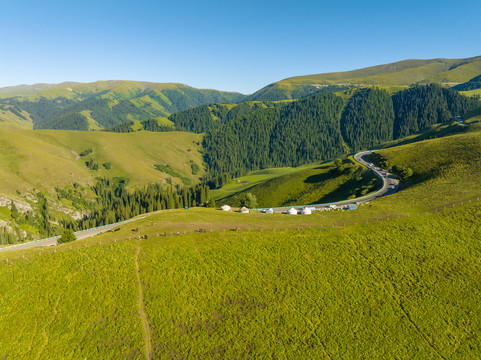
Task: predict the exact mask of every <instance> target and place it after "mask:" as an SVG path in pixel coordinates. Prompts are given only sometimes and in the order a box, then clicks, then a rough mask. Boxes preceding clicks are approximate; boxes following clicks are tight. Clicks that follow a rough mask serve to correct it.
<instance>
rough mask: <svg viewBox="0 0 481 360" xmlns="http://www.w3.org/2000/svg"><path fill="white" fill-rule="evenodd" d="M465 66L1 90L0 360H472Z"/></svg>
mask: <svg viewBox="0 0 481 360" xmlns="http://www.w3.org/2000/svg"><path fill="white" fill-rule="evenodd" d="M479 59H480V58H479V57H476V58H468V59H459V60H456V59H433V60H406V61H403V62H398V63H393V64H387V65H380V66H375V67H371V68H365V69H360V70H354V71H351V72H345V73H329V74H319V75H308V76H300V77H293V78H289V79H286V80H282V81H279V82H277V83H273V84H270V85H268V86H267V87H265V88H263V89H261V90H259V91H258V92H256V93H254V94H252V95H248V96H245V95H242V94H238V93H228V92H220V91H216V90H198V89H194V88H191V87H188V86H186V85H181V84H159V83H146V82H127V81H107V82H95V83H89V84H81V83H64V84H59V85H45V84H39V85H35V86H20V87H13V88H4V89H0V120H1V121H0V239H1V241H2V243H1V247H0V308H1V309H3V311H2V315H1V316H0V332H1V333H2V334H13V335H12V336H2V337H0V358H5V359H32V358H35V359H67V358H69V359H70V358H71V359H85V358H89V359H119V358H127V359H164V358H170V359H184V358H195V359H201V358H202V359H254V358H282V359H293V358H309V359H351V358H369V359H378V358H379V359H381V358H403V359H404V358H420V359H435V358H436V359H437V358H442V359H476V358H479V357H480V356H481V337H480V335H479V334H480V333H481V331H480V330H481V320H480V319H481V306H480V304H481V302H480V301H479V296H478V294H479V293H480V292H481V285H480V282H479V281H478V279H479V273H480V271H481V261H480V259H481V257H480V254H481V243H480V242H479V239H480V238H481V200H480V199H481V191H480V189H479V174H481V113H480V109H481V102H480V99H479V97H478V96H477V90H479V89H478V88H477V87H478V85H479V81H478V79H477V77H478V76H479V75H480V73H481V68H480V67H479V66H480V65H479V64H480V60H479ZM316 84H317V85H316ZM314 85H316V86H314ZM456 87H459V90H457V89H456ZM33 129H35V130H33ZM224 204H228V205H230V206H232V208H233V211H221V210H220V209H219V208H220V206H221V205H224ZM316 204H317V206H316ZM319 204H322V205H319ZM346 204H353V205H354V204H355V205H356V207H355V208H353V210H347V209H345V208H344V205H346ZM330 205H336V206H330ZM241 206H247V207H248V208H250V211H249V212H248V213H241V212H239V211H238V209H239V208H240V207H241ZM293 206H294V207H297V208H298V209H299V208H300V207H303V206H308V207H311V208H313V209H312V210H313V211H312V213H311V214H308V215H300V214H299V215H287V214H286V213H285V212H286V209H287V208H288V207H293ZM266 208H277V209H275V211H274V213H266V212H264V211H262V210H265V209H266ZM314 208H315V210H314ZM321 210H322V211H321ZM327 210H329V211H327ZM85 229H91V230H87V231H82V230H85ZM72 232H75V234H76V235H77V238H76V239H75V237H74V238H69V239H68V240H69V241H68V242H66V243H58V242H57V239H56V238H52V237H54V236H62V238H64V236H65V235H66V234H70V233H72ZM41 238H50V239H49V240H42V241H44V242H45V244H44V243H41V245H47V246H40V247H36V245H39V243H36V242H31V241H35V240H38V239H41ZM65 238H66V236H65ZM70 240H71V241H70ZM5 250H8V251H5Z"/></svg>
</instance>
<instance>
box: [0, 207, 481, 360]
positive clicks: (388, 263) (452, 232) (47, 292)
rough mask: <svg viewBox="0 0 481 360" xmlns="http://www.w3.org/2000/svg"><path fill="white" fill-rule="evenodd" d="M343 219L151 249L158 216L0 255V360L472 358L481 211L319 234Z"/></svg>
mask: <svg viewBox="0 0 481 360" xmlns="http://www.w3.org/2000/svg"><path fill="white" fill-rule="evenodd" d="M373 206H374V207H375V206H376V205H375V204H374V205H373ZM177 212H179V210H177ZM187 212H188V211H185V212H184V213H187ZM204 212H205V213H207V212H209V213H210V214H204V216H206V217H207V218H211V219H212V218H213V217H214V216H218V217H223V216H226V217H229V218H230V217H234V216H238V217H239V216H241V217H242V216H243V215H241V214H225V213H223V212H220V211H216V210H209V209H205V210H204ZM165 213H174V212H173V211H171V212H165ZM214 214H215V215H214ZM341 214H348V213H347V212H346V213H329V214H323V217H319V216H320V214H316V216H313V217H307V216H306V217H301V216H297V217H295V216H287V215H275V216H274V217H273V219H274V218H277V219H278V220H280V221H282V222H283V223H284V224H289V226H291V227H294V226H296V223H295V222H300V221H301V220H302V221H314V220H316V221H317V223H318V224H322V223H324V225H325V226H324V227H323V228H313V229H307V228H306V229H304V230H292V229H289V230H277V231H275V232H274V231H262V232H260V231H251V232H248V231H242V230H241V231H240V232H233V231H228V232H222V231H221V232H213V233H210V232H207V233H200V234H188V235H181V236H180V235H179V236H167V237H163V236H161V237H157V236H156V235H155V232H156V231H160V228H161V226H162V225H161V224H162V220H161V218H162V213H161V214H156V215H155V216H152V217H150V218H146V219H143V220H140V221H139V222H138V223H132V224H129V225H127V226H124V227H123V228H122V229H121V230H120V231H118V232H114V233H110V234H105V235H102V236H99V237H96V238H91V239H87V240H85V241H78V242H75V243H73V244H71V245H69V244H66V245H62V246H58V247H57V248H56V249H55V250H54V249H52V248H48V249H41V250H39V249H34V250H29V251H23V252H19V253H16V254H15V253H9V254H7V253H0V273H1V274H2V277H1V278H0V289H1V290H0V292H1V296H0V306H1V307H2V309H8V311H4V312H2V315H0V331H1V332H2V333H3V334H12V336H2V337H1V338H0V349H1V351H0V356H3V357H4V358H14V359H31V358H39V359H50V358H98V359H100V358H102V359H118V358H130V359H142V358H144V356H145V354H146V353H147V350H146V349H147V348H148V349H149V350H148V354H149V356H150V358H152V359H161V358H206V359H218V358H236V359H251V358H283V359H292V358H316V359H323V358H325V359H329V358H331V359H346V358H423V359H431V358H449V359H476V358H479V356H480V355H481V338H480V336H479V334H480V330H481V305H480V304H481V302H479V297H478V295H477V294H479V292H480V291H481V283H480V282H479V280H478V279H479V274H480V271H481V260H480V256H479V255H480V254H481V245H480V243H479V241H477V239H479V238H480V236H481V230H480V229H481V203H480V202H479V201H475V202H472V203H465V204H464V205H462V206H461V205H459V206H456V207H454V208H453V207H447V208H445V209H443V210H440V211H438V212H428V213H418V214H413V215H411V216H409V217H401V218H400V219H395V220H393V219H387V220H380V221H374V222H371V223H365V222H364V221H360V220H359V221H357V222H356V221H355V220H356V219H355V217H354V215H352V216H353V218H351V220H352V221H354V222H352V223H348V224H346V225H345V226H342V225H340V224H336V225H335V226H334V227H332V226H327V224H328V221H329V220H330V221H334V220H333V219H335V218H336V217H337V216H338V215H341ZM350 214H354V212H351V213H350ZM172 215H173V214H172ZM329 218H331V219H329ZM277 219H276V220H275V221H277ZM308 219H309V220H308ZM311 219H312V220H311ZM169 220H170V219H168V218H167V219H165V222H167V223H168V222H169ZM221 220H222V219H221V218H218V219H217V220H216V221H215V223H217V224H219V223H221ZM225 220H226V218H224V222H223V225H224V226H227V225H228V224H227V221H225ZM231 220H232V219H231ZM371 220H373V219H371ZM187 221H188V220H187V219H185V222H187ZM191 221H199V222H203V221H204V219H202V218H198V214H195V213H194V214H193V216H192V218H191ZM264 221H265V219H264ZM299 224H300V223H298V224H297V225H299ZM246 226H247V224H246ZM135 229H138V231H132V230H135ZM440 229H443V230H442V231H440ZM217 230H220V229H217ZM138 234H140V235H145V234H149V238H148V239H144V240H133V239H132V238H133V237H134V236H137V235H138ZM129 237H130V238H131V240H129V239H128V238H129ZM116 240H117V242H116ZM100 243H101V245H99V244H100ZM54 251H55V252H54ZM6 259H9V260H8V262H7V260H6ZM137 269H138V270H137ZM137 271H138V272H137ZM137 275H138V279H139V281H138V282H137ZM139 289H141V290H142V302H140V298H139ZM33 299H34V300H33ZM141 303H142V306H143V311H142V312H141V311H140V310H139V306H140V304H141ZM141 314H144V315H143V316H141ZM145 321H146V323H147V326H148V331H149V333H148V334H149V335H147V333H146V332H145V331H144V330H143V327H142V326H143V323H144V322H145ZM13 334H15V335H13ZM146 342H148V343H149V345H148V347H146Z"/></svg>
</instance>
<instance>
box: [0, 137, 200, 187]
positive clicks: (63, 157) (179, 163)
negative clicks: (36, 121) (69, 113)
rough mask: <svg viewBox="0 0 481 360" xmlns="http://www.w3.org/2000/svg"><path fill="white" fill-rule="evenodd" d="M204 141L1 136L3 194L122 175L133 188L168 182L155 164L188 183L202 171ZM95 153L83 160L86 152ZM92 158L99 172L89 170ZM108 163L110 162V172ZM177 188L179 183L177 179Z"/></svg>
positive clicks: (84, 182) (0, 166)
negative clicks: (198, 169) (197, 170)
mask: <svg viewBox="0 0 481 360" xmlns="http://www.w3.org/2000/svg"><path fill="white" fill-rule="evenodd" d="M200 141H201V136H200V135H197V134H191V133H181V132H169V133H153V132H147V131H142V132H134V133H129V134H118V133H106V132H76V131H49V130H38V131H37V130H36V131H28V130H3V131H0V192H1V193H2V194H7V195H12V194H15V193H16V191H17V190H18V191H20V192H23V191H25V190H28V189H33V188H35V189H37V190H46V191H50V190H52V189H53V188H54V187H56V186H59V187H63V186H65V185H67V184H72V183H75V182H76V183H79V184H89V183H93V182H94V181H95V177H97V176H108V177H113V176H123V177H127V178H129V179H130V184H131V185H139V184H147V183H150V182H162V181H165V179H166V178H167V177H168V175H167V174H164V173H162V172H160V171H158V170H156V169H155V167H154V165H155V164H169V165H171V166H172V168H173V169H175V170H176V171H177V172H179V173H181V174H183V175H185V176H186V177H188V178H190V179H193V180H194V179H195V178H196V177H195V176H194V175H192V169H191V163H190V161H193V162H194V163H196V164H198V165H199V166H201V164H202V160H201V155H200V153H199V149H200V145H199V142H200ZM87 149H92V150H93V152H92V154H90V155H87V156H85V157H81V156H79V154H80V153H82V151H84V150H87ZM90 158H92V159H93V160H94V161H95V162H97V163H98V164H99V170H97V171H95V170H89V169H88V168H87V166H86V165H85V162H86V161H87V160H89V159H90ZM104 163H110V164H111V169H110V170H107V169H105V167H104V166H103V164H104ZM172 181H173V182H174V183H180V179H176V178H173V179H172Z"/></svg>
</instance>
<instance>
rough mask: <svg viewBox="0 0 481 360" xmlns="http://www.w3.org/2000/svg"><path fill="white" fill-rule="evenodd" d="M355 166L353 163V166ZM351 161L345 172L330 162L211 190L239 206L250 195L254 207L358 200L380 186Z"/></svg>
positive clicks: (252, 177)
mask: <svg viewBox="0 0 481 360" xmlns="http://www.w3.org/2000/svg"><path fill="white" fill-rule="evenodd" d="M356 164H357V163H356ZM356 164H354V160H352V158H351V159H346V160H345V161H344V164H343V165H344V166H345V167H346V169H345V171H344V172H342V173H339V172H337V171H334V170H335V167H336V166H335V164H334V162H325V163H322V164H309V165H304V166H301V167H298V168H280V169H265V170H259V171H253V172H251V173H249V174H248V175H247V176H243V177H241V178H238V179H234V180H232V181H230V182H229V183H227V184H226V185H224V186H223V187H222V188H220V189H219V190H215V191H213V194H214V196H215V197H216V201H218V202H222V203H227V204H229V205H234V206H239V199H241V198H242V196H243V195H245V194H247V193H251V194H253V195H254V196H255V197H256V199H257V202H258V207H280V206H289V205H307V204H320V203H327V202H333V201H339V200H345V199H347V198H352V197H358V196H361V195H365V194H367V193H369V192H372V191H374V190H376V189H377V188H379V187H380V186H381V184H380V183H378V181H377V178H376V177H375V176H374V175H373V174H372V173H371V172H369V171H367V169H365V168H363V167H361V168H360V169H359V172H357V173H354V172H349V171H348V169H347V167H348V166H352V170H353V171H354V170H355V166H356Z"/></svg>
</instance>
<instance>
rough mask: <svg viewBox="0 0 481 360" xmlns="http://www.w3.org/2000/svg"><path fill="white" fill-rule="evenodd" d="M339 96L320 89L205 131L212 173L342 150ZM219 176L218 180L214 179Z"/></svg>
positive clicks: (325, 155)
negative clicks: (286, 103) (307, 96)
mask: <svg viewBox="0 0 481 360" xmlns="http://www.w3.org/2000/svg"><path fill="white" fill-rule="evenodd" d="M343 103H344V102H343V100H342V98H341V97H338V96H335V95H333V94H320V95H315V96H313V97H309V98H307V99H303V100H299V101H296V102H292V103H290V104H288V105H286V106H284V107H282V108H268V109H263V110H259V111H254V112H251V113H249V114H248V115H246V116H242V117H238V118H236V119H235V120H233V121H231V122H229V123H227V124H226V125H224V126H222V127H220V128H219V129H217V130H214V131H211V132H208V133H207V134H206V136H205V137H204V141H203V146H204V160H205V162H206V164H207V165H208V167H209V173H210V176H211V177H212V178H219V177H221V178H222V177H223V178H229V176H225V175H223V174H225V173H230V174H238V173H242V172H245V171H248V170H253V169H259V168H265V167H279V166H297V165H300V164H302V163H306V162H312V161H317V160H320V159H323V158H330V157H334V156H337V155H338V154H340V153H342V152H343V142H342V137H341V133H340V129H339V120H340V115H341V110H342V108H343ZM217 182H219V181H217Z"/></svg>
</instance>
